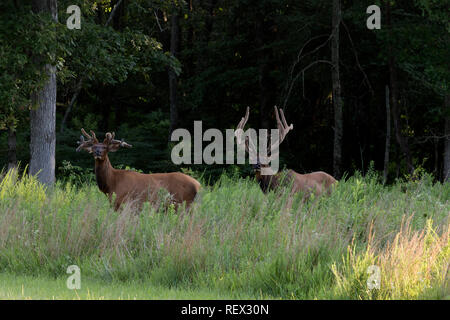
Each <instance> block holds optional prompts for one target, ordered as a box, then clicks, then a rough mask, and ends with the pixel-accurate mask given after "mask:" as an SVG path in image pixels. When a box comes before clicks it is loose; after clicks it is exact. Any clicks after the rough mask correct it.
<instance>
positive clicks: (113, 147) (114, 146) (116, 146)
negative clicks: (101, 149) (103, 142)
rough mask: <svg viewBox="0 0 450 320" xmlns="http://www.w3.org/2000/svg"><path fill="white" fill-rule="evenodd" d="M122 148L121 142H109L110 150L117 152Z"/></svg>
mask: <svg viewBox="0 0 450 320" xmlns="http://www.w3.org/2000/svg"><path fill="white" fill-rule="evenodd" d="M119 149H120V143H114V142H113V143H109V144H108V152H116V151H117V150H119Z"/></svg>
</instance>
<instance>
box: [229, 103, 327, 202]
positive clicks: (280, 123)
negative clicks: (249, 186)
mask: <svg viewBox="0 0 450 320" xmlns="http://www.w3.org/2000/svg"><path fill="white" fill-rule="evenodd" d="M249 112H250V110H249V108H248V107H247V111H246V114H245V117H243V118H242V119H241V121H240V122H239V124H238V126H237V129H240V130H236V131H235V132H236V138H237V143H238V144H240V145H243V146H244V147H245V150H246V151H247V153H249V154H251V153H253V154H256V155H257V157H256V164H254V165H253V169H254V171H255V177H256V180H257V181H258V183H259V185H260V187H261V190H262V191H263V192H264V193H267V192H269V191H271V190H275V189H277V188H279V187H280V186H291V190H290V191H291V193H297V192H302V193H304V195H305V198H308V197H309V196H310V195H311V194H315V195H321V194H323V193H327V194H329V193H330V192H331V190H332V185H333V184H334V183H336V179H335V178H334V177H332V176H331V175H329V174H328V173H325V172H323V171H317V172H311V173H307V174H300V173H297V172H295V171H294V170H287V171H286V172H278V173H276V174H270V167H269V164H268V163H269V162H270V159H271V158H272V157H273V156H275V155H276V154H273V155H272V154H271V151H272V150H274V149H278V147H279V145H280V144H281V142H282V141H283V140H284V138H285V137H286V135H287V133H288V132H289V131H290V130H292V129H293V125H292V124H291V125H290V126H288V124H287V122H286V118H285V117H284V112H283V110H282V109H280V114H281V118H280V114H279V113H278V110H277V107H275V117H276V120H277V127H278V130H279V141H277V142H275V143H274V144H273V145H272V144H271V143H269V145H268V148H267V149H268V150H267V154H268V155H270V156H269V157H268V159H264V160H265V161H263V163H261V156H260V154H259V153H258V152H257V150H256V147H255V146H256V145H255V144H254V143H253V142H252V140H251V138H250V137H249V136H246V137H245V141H244V139H243V130H244V126H245V124H246V123H247V121H248V117H249ZM262 168H264V169H265V173H267V172H269V174H265V175H263V174H261V169H262Z"/></svg>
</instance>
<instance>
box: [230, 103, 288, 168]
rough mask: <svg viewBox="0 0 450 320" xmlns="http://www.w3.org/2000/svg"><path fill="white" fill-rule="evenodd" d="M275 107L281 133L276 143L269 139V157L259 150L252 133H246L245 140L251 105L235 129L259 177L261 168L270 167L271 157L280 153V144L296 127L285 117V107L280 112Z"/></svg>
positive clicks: (238, 139) (239, 141)
mask: <svg viewBox="0 0 450 320" xmlns="http://www.w3.org/2000/svg"><path fill="white" fill-rule="evenodd" d="M274 109H275V118H276V120H277V128H278V133H279V135H278V141H275V142H274V143H272V141H270V140H269V142H268V143H267V153H266V154H267V157H265V156H263V155H261V154H260V153H259V152H258V150H257V148H256V145H255V144H254V142H253V141H252V139H251V137H250V135H245V142H244V141H243V133H244V127H245V124H246V123H247V121H248V117H249V113H250V108H249V107H247V111H246V113H245V116H244V117H243V118H242V119H241V121H240V122H239V124H238V126H237V128H236V131H235V135H236V138H237V143H238V144H239V145H242V144H243V143H244V147H245V151H246V152H247V153H248V154H249V156H250V160H251V162H254V164H252V167H253V170H254V171H255V173H256V175H257V177H258V176H259V175H260V174H261V168H268V167H269V163H270V161H271V159H273V158H274V157H276V156H278V154H279V151H278V150H279V146H280V144H281V142H283V140H284V138H286V135H287V134H288V132H289V131H290V130H292V129H293V128H294V126H293V125H292V124H291V125H290V126H289V125H288V124H287V121H286V118H285V117H284V112H283V109H280V111H279V112H278V109H277V107H276V106H275V107H274ZM280 114H281V118H280ZM273 150H275V153H273V154H272V151H273ZM255 157H256V159H255ZM252 158H253V159H252Z"/></svg>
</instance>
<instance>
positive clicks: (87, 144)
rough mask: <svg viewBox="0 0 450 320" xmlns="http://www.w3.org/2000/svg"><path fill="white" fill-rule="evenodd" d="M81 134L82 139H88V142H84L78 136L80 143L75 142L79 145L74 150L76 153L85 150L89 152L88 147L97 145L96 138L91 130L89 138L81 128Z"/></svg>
mask: <svg viewBox="0 0 450 320" xmlns="http://www.w3.org/2000/svg"><path fill="white" fill-rule="evenodd" d="M81 133H82V134H83V135H84V137H86V138H88V140H84V137H83V136H80V141H77V143H78V144H79V146H78V148H77V149H76V151H77V152H79V151H81V149H86V150H87V151H89V152H90V150H89V149H88V148H89V147H92V145H94V144H96V143H98V140H97V137H96V136H95V133H94V131H92V130H91V136H90V135H89V134H88V133H87V132H86V131H84V129H83V128H81Z"/></svg>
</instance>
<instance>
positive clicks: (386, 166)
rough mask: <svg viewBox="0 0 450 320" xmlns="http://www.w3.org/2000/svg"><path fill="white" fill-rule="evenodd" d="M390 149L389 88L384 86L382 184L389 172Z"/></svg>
mask: <svg viewBox="0 0 450 320" xmlns="http://www.w3.org/2000/svg"><path fill="white" fill-rule="evenodd" d="M390 147H391V106H390V105H389V86H386V144H385V149H384V170H383V184H385V183H386V181H387V176H388V171H389V149H390Z"/></svg>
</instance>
